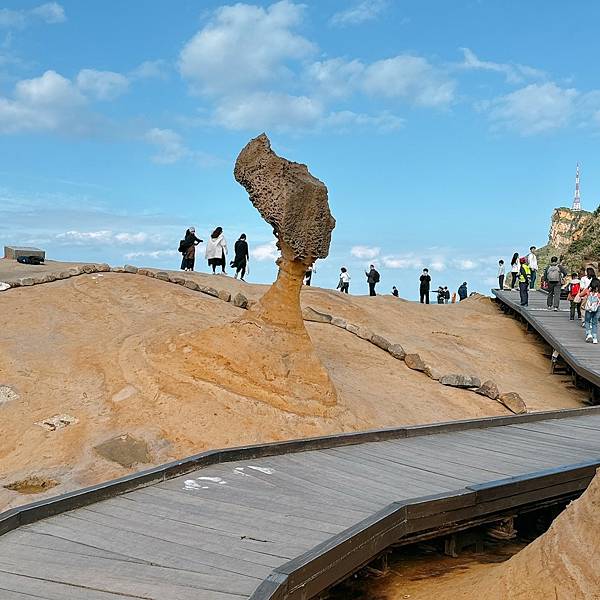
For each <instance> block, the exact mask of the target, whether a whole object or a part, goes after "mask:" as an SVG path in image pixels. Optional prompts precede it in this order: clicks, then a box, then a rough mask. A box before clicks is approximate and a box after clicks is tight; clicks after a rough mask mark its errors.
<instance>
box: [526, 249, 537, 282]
mask: <svg viewBox="0 0 600 600" xmlns="http://www.w3.org/2000/svg"><path fill="white" fill-rule="evenodd" d="M536 250H537V248H536V247H535V246H531V248H529V254H528V255H527V264H528V265H529V268H530V269H531V280H530V282H529V289H531V290H533V289H535V280H536V279H537V271H538V261H537V256H536V254H535V251H536Z"/></svg>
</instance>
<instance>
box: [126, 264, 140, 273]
mask: <svg viewBox="0 0 600 600" xmlns="http://www.w3.org/2000/svg"><path fill="white" fill-rule="evenodd" d="M123 269H124V271H125V273H137V272H138V268H137V267H134V266H133V265H125V266H124V267H123Z"/></svg>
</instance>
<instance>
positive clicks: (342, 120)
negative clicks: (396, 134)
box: [322, 110, 405, 133]
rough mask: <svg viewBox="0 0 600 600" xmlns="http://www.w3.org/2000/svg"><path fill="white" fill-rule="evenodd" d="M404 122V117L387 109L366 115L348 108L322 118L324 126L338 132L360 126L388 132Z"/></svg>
mask: <svg viewBox="0 0 600 600" xmlns="http://www.w3.org/2000/svg"><path fill="white" fill-rule="evenodd" d="M404 122H405V121H404V119H402V118H400V117H398V116H396V115H393V114H391V113H389V112H387V111H384V112H382V113H380V114H377V115H367V114H363V113H355V112H352V111H350V110H342V111H338V112H332V113H330V114H329V115H327V116H326V117H325V118H324V119H323V121H322V124H323V126H324V127H328V128H331V129H333V130H334V131H337V132H338V133H343V132H346V131H354V130H356V129H362V128H364V129H368V130H371V131H378V132H382V133H389V132H391V131H398V130H399V129H402V127H404Z"/></svg>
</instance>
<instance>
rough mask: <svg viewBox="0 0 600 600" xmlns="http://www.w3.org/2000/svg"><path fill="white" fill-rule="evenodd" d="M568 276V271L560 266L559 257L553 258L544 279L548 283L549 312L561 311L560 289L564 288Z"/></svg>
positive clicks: (547, 301)
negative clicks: (565, 278) (564, 281)
mask: <svg viewBox="0 0 600 600" xmlns="http://www.w3.org/2000/svg"><path fill="white" fill-rule="evenodd" d="M566 274H567V271H566V269H565V268H564V267H563V266H562V265H559V264H558V257H557V256H553V257H552V258H551V259H550V264H549V265H548V266H547V267H546V270H545V271H544V279H545V280H546V281H547V282H548V299H547V300H546V303H547V305H548V310H555V311H558V310H559V306H560V288H561V286H562V280H563V277H564V276H565V275H566Z"/></svg>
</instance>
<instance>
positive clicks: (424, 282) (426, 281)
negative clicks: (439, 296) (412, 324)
mask: <svg viewBox="0 0 600 600" xmlns="http://www.w3.org/2000/svg"><path fill="white" fill-rule="evenodd" d="M419 281H420V282H421V284H420V285H419V296H420V302H421V304H423V303H425V304H429V288H430V287H431V276H430V275H429V269H423V274H422V275H421V277H419Z"/></svg>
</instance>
